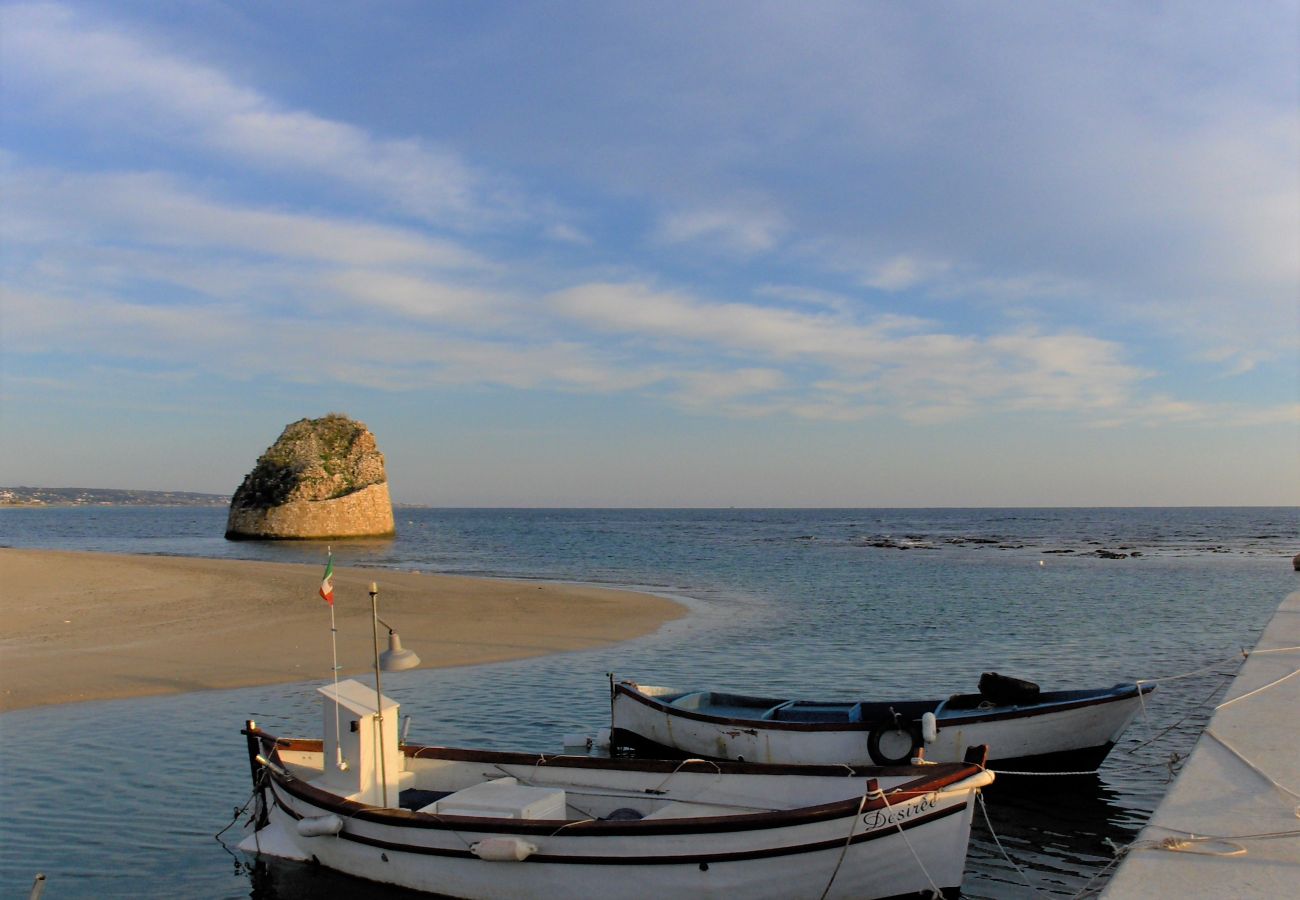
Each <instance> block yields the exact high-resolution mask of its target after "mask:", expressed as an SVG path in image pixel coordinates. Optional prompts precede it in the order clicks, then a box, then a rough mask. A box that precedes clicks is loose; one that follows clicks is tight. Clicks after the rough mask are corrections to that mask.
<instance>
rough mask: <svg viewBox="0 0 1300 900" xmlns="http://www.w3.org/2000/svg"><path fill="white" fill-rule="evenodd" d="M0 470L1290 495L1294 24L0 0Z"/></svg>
mask: <svg viewBox="0 0 1300 900" xmlns="http://www.w3.org/2000/svg"><path fill="white" fill-rule="evenodd" d="M0 17H2V18H0V92H2V93H0V241H2V243H0V289H2V290H3V295H2V298H3V299H2V304H3V305H2V306H0V484H9V485H15V484H27V485H43V486H93V487H123V488H142V489H150V488H154V489H170V490H198V491H211V492H218V493H227V492H230V491H233V490H234V488H235V487H236V486H237V485H238V484H239V482H240V480H241V479H242V478H243V476H244V475H245V473H246V472H247V471H248V470H249V469H250V468H251V467H252V464H253V462H254V461H255V460H256V457H257V456H258V454H260V453H261V452H262V451H263V450H264V449H265V448H266V447H267V446H268V445H269V444H270V443H271V442H272V441H273V440H274V439H275V437H276V436H277V435H278V434H279V432H280V430H281V429H282V428H283V427H284V426H285V425H286V424H288V423H289V422H291V421H293V420H295V419H298V418H302V417H304V416H319V415H323V414H325V413H328V412H343V413H346V414H348V415H351V416H353V417H355V418H358V419H361V420H362V421H364V422H366V424H367V425H369V426H370V428H371V429H372V430H373V431H374V432H375V433H376V435H377V437H378V440H379V444H380V448H381V449H382V450H383V451H384V452H385V455H386V456H387V460H388V471H389V478H390V482H391V486H392V492H393V495H394V498H395V499H396V500H398V501H402V502H412V503H430V504H436V505H471V506H472V505H489V506H501V505H506V506H510V505H520V506H585V505H593V506H629V505H630V506H733V505H734V506H1015V505H1187V504H1192V505H1195V504H1295V503H1298V502H1300V362H1298V361H1300V299H1298V298H1300V163H1298V162H1297V160H1300V113H1298V112H1297V110H1298V109H1300V50H1298V49H1297V40H1298V39H1297V37H1296V35H1297V34H1298V33H1300V3H1297V2H1296V0H1291V2H1282V3H1271V2H1258V3H1250V4H1229V5H1225V4H1220V3H1195V2H1180V3H1170V4H1164V3H1137V2H1132V3H1039V4H1024V3H996V2H983V3H947V4H940V3H927V2H920V3H907V4H902V3H859V2H852V3H842V4H841V3H831V2H815V3H808V4H793V3H739V2H728V3H716V2H714V3H711V2H702V3H680V4H669V3H652V2H642V3H621V2H592V3H580V2H570V3H534V4H500V3H488V2H483V3H438V2H428V3H425V2H410V3H402V2H390V3H384V4H341V3H338V4H330V3H315V2H312V3H308V2H280V3H274V4H261V3H234V2H215V0H208V2H193V3H187V4H175V5H173V4H154V3H135V2H113V3H48V4H46V3H39V4H25V3H19V4H5V5H3V6H0Z"/></svg>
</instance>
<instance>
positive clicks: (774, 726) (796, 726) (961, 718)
mask: <svg viewBox="0 0 1300 900" xmlns="http://www.w3.org/2000/svg"><path fill="white" fill-rule="evenodd" d="M614 690H615V691H616V692H617V693H619V694H621V695H622V696H624V697H627V698H628V699H630V700H635V701H637V702H638V703H642V704H644V705H646V706H648V707H650V708H651V709H653V710H655V711H656V712H659V713H660V714H662V715H665V716H672V717H675V718H682V719H693V720H695V721H697V722H709V723H711V724H715V725H726V726H729V727H736V728H747V729H758V730H762V731H796V732H800V731H804V732H821V731H833V732H843V731H862V732H867V731H870V730H871V729H872V727H873V726H874V725H876V724H878V723H875V722H848V721H845V722H791V721H789V720H781V719H760V718H758V717H753V718H737V717H733V716H719V715H713V714H712V713H702V712H698V711H696V710H690V709H682V708H680V707H676V706H672V705H671V704H669V703H665V702H663V701H662V700H660V699H659V698H657V697H649V696H647V695H645V694H643V693H641V692H640V691H638V690H636V689H635V688H632V687H628V686H627V685H625V684H622V683H618V684H615V685H614ZM1153 690H1155V685H1145V684H1144V685H1134V686H1133V687H1132V689H1131V690H1125V691H1123V692H1115V691H1112V690H1111V689H1109V688H1108V689H1106V690H1105V691H1104V692H1099V693H1098V694H1097V695H1096V696H1091V697H1080V698H1078V699H1077V700H1065V701H1061V702H1059V703H1050V704H1048V703H1044V704H1039V705H1036V706H1027V707H1019V708H1016V709H1013V710H1005V709H1002V710H999V709H992V710H987V711H986V710H978V709H974V710H969V711H968V710H954V711H953V712H952V720H953V721H952V724H962V725H966V724H971V723H975V722H997V721H1004V720H1010V719H1021V718H1027V717H1030V716H1041V715H1045V714H1047V713H1054V712H1065V711H1067V710H1072V709H1082V708H1085V707H1089V706H1103V705H1105V704H1108V703H1115V702H1118V701H1120V700H1129V699H1132V698H1134V697H1136V696H1138V695H1139V693H1141V694H1149V693H1151V691H1153ZM900 702H901V701H900ZM911 702H914V703H925V702H931V701H911ZM932 702H933V703H934V708H935V709H937V708H938V707H939V705H940V704H941V703H942V702H943V701H941V700H935V701H932ZM968 712H969V715H968V714H967V713H968ZM946 720H947V716H946V715H945V716H944V717H941V718H940V719H939V727H940V728H942V727H944V724H945V721H946Z"/></svg>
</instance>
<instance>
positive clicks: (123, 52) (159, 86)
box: [3, 4, 523, 230]
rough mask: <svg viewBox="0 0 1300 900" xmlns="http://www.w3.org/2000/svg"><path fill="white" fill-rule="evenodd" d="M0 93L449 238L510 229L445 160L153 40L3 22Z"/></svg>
mask: <svg viewBox="0 0 1300 900" xmlns="http://www.w3.org/2000/svg"><path fill="white" fill-rule="evenodd" d="M3 29H4V31H5V33H6V34H5V55H6V57H8V58H7V60H6V61H5V64H4V65H5V69H6V74H7V76H8V77H7V79H6V80H7V85H6V90H7V91H9V92H12V93H18V94H21V95H22V96H24V97H32V98H35V101H36V102H37V103H39V104H41V105H47V106H48V108H49V109H50V110H51V111H52V112H54V113H55V114H57V116H58V117H59V118H60V119H68V118H77V119H82V120H83V121H85V122H87V123H90V122H94V123H95V124H96V125H97V127H98V128H100V129H102V130H104V131H105V132H106V133H111V134H113V135H114V137H113V138H112V139H111V143H118V144H120V143H123V142H124V141H125V140H126V139H127V138H128V137H133V138H135V139H140V140H147V141H149V142H151V143H154V144H158V145H163V146H166V145H172V146H179V147H185V148H187V149H189V150H190V151H198V152H203V153H206V154H207V155H208V158H209V159H210V160H211V161H212V162H214V163H220V162H222V161H226V162H237V163H238V164H239V165H241V166H248V167H253V168H261V169H264V170H266V171H268V172H272V173H276V174H277V175H279V176H281V177H287V178H292V179H295V180H300V179H313V180H315V181H316V183H317V184H318V186H321V185H328V186H331V187H334V188H338V187H343V188H345V189H350V190H352V191H354V192H357V193H358V194H359V195H360V194H364V195H366V196H368V197H372V198H373V197H379V198H383V201H384V202H385V203H387V204H388V205H389V206H390V207H391V208H393V209H397V210H401V211H403V212H406V213H409V214H411V215H413V216H416V217H418V218H420V219H422V220H424V221H426V222H430V223H434V224H437V225H439V226H441V227H445V228H451V229H455V230H463V229H466V228H471V229H472V228H477V227H483V226H484V225H487V224H489V223H492V222H501V221H509V220H512V219H516V218H518V217H519V216H520V215H521V214H522V213H523V210H522V208H521V207H520V206H519V198H518V197H517V196H515V195H514V193H513V191H512V189H510V188H508V187H507V186H506V185H505V184H504V183H503V182H501V181H499V180H497V179H493V178H491V177H489V176H487V175H486V173H484V172H482V171H479V170H476V169H475V168H474V167H472V166H471V165H469V164H467V163H465V162H464V161H463V160H462V159H461V158H459V156H458V155H457V154H455V153H454V152H452V151H450V150H447V149H446V148H442V147H438V146H434V145H432V144H430V143H429V142H428V141H426V140H421V139H416V138H385V137H377V136H374V135H372V134H370V133H368V132H366V131H365V130H363V129H361V128H358V127H356V126H354V125H351V124H348V123H345V122H339V121H335V120H331V119H328V118H324V117H321V116H319V115H316V114H314V113H311V112H308V111H305V110H300V109H292V108H288V107H286V106H284V105H283V104H280V103H278V102H276V101H275V100H273V99H272V98H269V97H266V96H264V95H263V94H261V93H260V92H259V91H257V90H256V89H255V88H252V87H249V86H247V85H243V84H240V83H239V82H237V81H236V80H234V79H233V78H231V77H230V76H229V75H227V74H226V73H224V72H221V71H219V70H217V69H215V68H212V67H211V66H207V65H203V64H201V63H196V62H193V61H191V60H189V59H186V58H183V57H180V56H177V55H174V54H172V53H171V52H169V51H168V49H167V48H166V47H164V46H162V45H160V44H159V43H157V42H156V41H154V40H151V39H149V38H145V37H141V36H139V35H138V34H134V33H131V32H128V31H125V30H121V29H119V28H117V27H114V26H113V25H110V24H105V23H103V22H98V21H92V20H88V19H87V18H85V17H83V16H82V15H81V14H78V13H76V12H74V11H72V9H71V8H69V7H66V6H55V5H47V4H42V5H31V6H28V5H18V6H11V7H8V8H6V9H5V10H4V11H3Z"/></svg>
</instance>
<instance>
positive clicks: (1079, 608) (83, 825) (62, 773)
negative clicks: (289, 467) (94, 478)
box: [0, 507, 1300, 900]
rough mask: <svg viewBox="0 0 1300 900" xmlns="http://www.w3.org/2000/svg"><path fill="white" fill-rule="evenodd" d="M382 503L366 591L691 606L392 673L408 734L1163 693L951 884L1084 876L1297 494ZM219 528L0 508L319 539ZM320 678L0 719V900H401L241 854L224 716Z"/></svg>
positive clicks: (205, 549) (104, 532)
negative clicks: (689, 694) (385, 513)
mask: <svg viewBox="0 0 1300 900" xmlns="http://www.w3.org/2000/svg"><path fill="white" fill-rule="evenodd" d="M395 513H396V518H397V535H396V537H395V538H393V539H391V540H378V541H349V542H335V543H334V544H333V553H334V557H335V561H336V564H338V565H345V566H367V567H372V568H374V569H375V570H376V580H378V581H380V582H381V583H382V580H383V571H384V570H401V571H422V572H441V573H454V574H462V575H477V576H487V577H507V578H515V579H530V580H533V579H535V580H539V581H558V582H581V583H590V584H597V585H605V586H617V587H629V588H636V589H639V590H645V591H650V592H654V593H657V594H663V595H666V596H669V597H673V598H676V599H679V600H680V601H682V602H683V603H685V604H686V605H687V606H688V607H689V608H690V610H691V612H690V615H688V616H687V617H685V618H682V619H679V620H677V621H674V622H672V623H669V624H668V625H666V626H665V627H664V628H662V629H661V630H660V631H659V632H657V633H655V634H653V635H649V636H646V637H642V638H638V639H635V640H631V641H628V642H625V643H621V644H618V645H614V646H609V647H604V648H600V649H596V650H589V651H582V652H575V653H566V654H560V655H555V656H548V657H543V658H536V659H529V660H523V661H518V662H511V663H501V664H494V665H486V666H474V667H463V668H445V669H425V670H418V671H411V672H404V673H400V674H396V675H387V676H385V678H384V689H385V692H386V693H388V694H389V695H391V696H392V697H393V698H394V699H396V700H398V701H399V702H401V704H402V709H403V713H404V714H407V715H410V716H411V717H412V725H411V729H410V733H409V739H410V740H411V741H414V742H424V743H441V744H454V745H464V746H481V747H492V748H501V749H519V750H535V751H547V752H559V751H560V750H561V748H562V744H563V739H564V736H566V735H570V734H575V733H586V734H594V733H595V732H596V731H597V730H598V729H600V728H602V727H605V726H607V725H608V683H607V676H608V674H609V673H614V674H615V675H616V676H621V677H629V678H635V679H636V680H638V681H641V682H643V683H649V684H665V685H680V686H683V687H701V688H704V687H707V688H712V689H725V690H733V691H739V692H746V693H756V694H767V695H776V696H780V695H788V696H791V697H807V698H839V699H848V698H865V699H873V700H874V699H881V700H884V699H891V698H894V699H917V698H928V697H942V696H947V695H948V694H952V693H959V692H971V691H974V690H975V689H976V685H977V683H978V681H979V677H980V674H981V673H982V672H985V671H997V672H1000V673H1002V674H1004V675H1011V676H1014V677H1018V678H1025V679H1029V680H1032V681H1034V682H1037V683H1038V684H1040V685H1041V686H1042V687H1043V689H1044V690H1052V689H1067V688H1085V687H1105V686H1109V685H1112V684H1115V683H1117V682H1122V681H1133V680H1138V679H1147V680H1152V681H1156V682H1157V683H1158V689H1157V690H1156V692H1155V693H1154V694H1153V695H1151V697H1150V698H1149V699H1148V701H1147V703H1146V705H1145V708H1144V710H1143V712H1142V714H1141V715H1140V716H1139V717H1138V719H1137V720H1136V721H1135V722H1134V723H1133V724H1132V725H1131V726H1130V727H1129V729H1128V730H1127V732H1126V733H1125V735H1124V738H1123V739H1122V741H1121V743H1120V744H1119V745H1118V746H1117V747H1116V748H1115V750H1114V751H1112V753H1111V755H1110V756H1109V758H1108V759H1107V761H1106V762H1105V764H1104V765H1103V766H1102V767H1101V770H1100V772H1099V773H1097V774H1095V775H1091V776H1083V777H1070V778H1060V777H1038V778H1029V779H1018V780H1019V781H1021V782H1022V785H1021V786H1017V785H1014V784H1012V783H1011V779H1004V780H1003V782H1001V783H999V784H997V785H994V787H993V788H992V789H990V790H989V791H988V792H986V796H985V797H984V802H983V804H982V806H981V807H980V809H978V810H977V812H976V817H975V826H974V829H973V831H972V838H971V844H970V850H969V854H968V857H967V865H966V879H965V883H964V886H963V896H964V897H971V898H1041V897H1086V896H1093V895H1095V893H1096V892H1097V891H1099V890H1100V889H1101V888H1103V887H1104V886H1105V884H1106V881H1107V879H1108V877H1109V876H1110V874H1111V873H1112V872H1113V869H1114V867H1115V865H1116V862H1117V860H1118V859H1119V858H1120V856H1121V855H1122V853H1123V852H1124V848H1125V847H1126V846H1128V845H1129V844H1130V843H1132V842H1133V841H1134V840H1135V838H1136V836H1137V834H1138V832H1139V830H1140V829H1141V828H1142V826H1143V824H1144V823H1145V822H1146V821H1147V819H1148V817H1149V816H1150V814H1151V812H1152V810H1153V809H1154V808H1155V806H1156V804H1157V803H1158V802H1159V801H1160V799H1161V797H1162V796H1163V795H1164V793H1165V791H1166V790H1167V788H1168V785H1169V783H1170V781H1171V780H1172V779H1173V778H1174V777H1176V776H1177V773H1178V771H1179V770H1180V768H1181V765H1182V761H1183V759H1184V758H1185V757H1186V755H1187V754H1188V752H1189V751H1190V750H1191V749H1192V747H1193V745H1194V744H1195V742H1196V739H1197V737H1198V735H1199V734H1200V733H1201V731H1202V730H1203V728H1204V727H1205V724H1206V722H1207V721H1208V719H1209V717H1210V715H1211V714H1212V711H1213V707H1214V705H1215V703H1216V702H1217V700H1218V699H1219V698H1220V697H1221V696H1222V694H1223V692H1224V690H1225V689H1226V687H1227V685H1228V684H1229V683H1230V681H1231V679H1232V678H1233V676H1234V675H1235V673H1236V672H1237V670H1238V668H1239V667H1240V665H1241V662H1242V660H1243V655H1242V653H1243V650H1244V649H1249V648H1251V647H1252V646H1253V645H1254V643H1255V641H1256V640H1257V638H1258V636H1259V634H1260V632H1261V631H1262V630H1263V628H1264V626H1265V625H1266V624H1267V623H1268V621H1269V619H1270V618H1271V617H1272V615H1273V613H1274V612H1275V610H1276V609H1277V607H1278V605H1279V604H1280V603H1281V601H1282V600H1283V599H1284V598H1285V596H1286V595H1287V594H1288V593H1290V592H1292V591H1294V590H1297V588H1298V587H1300V573H1297V572H1295V571H1293V569H1292V564H1291V558H1292V556H1293V555H1294V554H1295V553H1296V552H1297V551H1300V509H1297V508H1295V507H1276V508H1254V507H1252V508H1182V507H1180V508H1162V509H1137V508H1122V509H1090V508H1089V509H1038V508H1033V509H673V510H659V509H430V508H411V507H398V508H397V509H396V510H395ZM224 527H225V510H223V509H219V508H217V509H214V508H192V507H169V508H163V507H158V508H150V507H71V508H43V509H0V545H4V546H12V547H39V548H51V549H67V550H90V551H104V552H113V553H137V554H159V555H180V556H199V557H213V558H225V559H255V560H274V561H278V562H298V563H308V564H315V565H320V566H322V569H323V563H324V560H325V554H326V548H325V545H323V544H318V543H315V542H292V543H275V542H253V541H241V542H229V541H226V540H225V539H224V538H223V537H222V535H223V532H224ZM310 577H311V578H312V582H311V583H310V584H306V585H304V592H307V593H310V592H313V591H314V590H315V587H316V582H315V578H316V575H315V574H314V573H313V574H312V575H311V576H310ZM0 589H5V588H3V587H0ZM352 600H355V601H356V602H362V603H368V602H369V601H368V598H366V597H360V598H352ZM212 602H213V603H220V602H221V596H220V594H219V593H217V594H215V595H214V596H213V598H212ZM336 602H340V603H344V602H351V601H350V600H349V599H348V598H345V597H339V598H338V599H337V601H336ZM431 602H433V601H431ZM393 624H394V626H395V627H396V628H397V629H398V631H399V632H400V630H401V624H400V623H393ZM139 627H141V628H159V627H164V626H162V625H151V624H149V623H143V622H142V623H140V625H139ZM327 629H328V624H327V621H326V622H323V624H322V640H325V639H326V638H325V632H326V631H327ZM412 649H414V650H415V651H416V652H417V653H420V652H423V651H421V648H419V647H412ZM0 652H3V649H2V647H0ZM328 676H329V672H328V670H327V669H326V668H322V671H321V672H320V673H318V674H317V675H316V676H315V677H314V678H313V679H312V680H310V681H307V682H304V683H301V684H291V685H274V686H269V687H260V688H250V689H240V690H231V691H206V692H199V693H191V694H185V695H180V696H169V697H156V698H148V699H137V700H120V701H108V702H94V703H81V704H72V705H63V706H54V707H46V708H39V709H29V710H20V711H16V712H10V713H6V714H3V715H0V809H3V815H2V816H0V896H3V897H27V896H28V891H29V890H30V888H31V886H32V884H33V879H34V877H35V875H36V874H37V873H44V874H45V876H46V879H47V880H46V882H45V885H46V886H45V892H44V897H45V898H46V900H53V898H59V900H63V898H71V897H96V898H99V897H194V898H237V897H255V898H277V900H280V898H307V897H313V898H315V897H361V898H367V897H375V898H378V897H381V896H382V897H385V898H401V897H406V896H408V895H407V894H405V893H403V892H401V891H394V890H391V889H388V888H376V887H373V886H371V885H369V884H368V883H366V882H362V881H357V880H354V879H350V878H346V877H343V876H339V875H335V874H332V873H330V872H327V871H323V870H320V869H318V868H315V867H312V866H308V865H298V864H292V863H275V864H270V865H266V864H252V863H251V861H250V860H249V859H247V858H246V857H244V856H243V855H242V854H240V853H239V852H238V851H236V850H234V849H233V848H234V847H235V845H237V844H238V842H239V841H240V839H241V838H242V837H243V836H244V835H245V834H247V831H246V830H245V818H246V817H244V816H241V815H238V814H237V811H238V810H239V809H240V808H241V807H243V806H244V805H245V803H246V802H247V801H248V799H249V793H250V784H249V773H248V761H247V757H246V754H245V749H244V740H243V738H242V737H241V735H240V734H239V730H240V728H241V727H242V726H243V723H244V721H245V720H246V719H255V720H257V721H258V723H259V724H261V725H262V726H263V727H265V728H267V729H268V730H270V731H272V732H273V733H281V734H285V735H288V736H304V737H305V736H315V735H316V734H317V733H318V732H319V728H320V721H319V719H320V713H319V707H318V702H317V697H316V696H315V693H314V690H313V689H314V687H315V686H317V685H319V684H322V683H324V682H325V681H326V680H327V678H328ZM1023 782H1027V784H1028V786H1025V785H1024V784H1023ZM828 874H829V873H828ZM791 890H792V895H797V894H799V893H801V892H802V893H808V894H811V895H812V896H816V895H817V894H818V893H819V892H820V890H821V886H820V885H817V886H812V885H792V886H791Z"/></svg>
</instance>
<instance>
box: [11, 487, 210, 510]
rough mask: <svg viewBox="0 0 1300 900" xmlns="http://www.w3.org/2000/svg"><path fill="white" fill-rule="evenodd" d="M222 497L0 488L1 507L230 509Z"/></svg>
mask: <svg viewBox="0 0 1300 900" xmlns="http://www.w3.org/2000/svg"><path fill="white" fill-rule="evenodd" d="M229 505H230V498H229V497H226V496H222V495H221V494H197V493H194V492H193V491H115V490H109V489H106V488H36V487H0V506H222V507H224V506H229Z"/></svg>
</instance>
